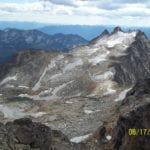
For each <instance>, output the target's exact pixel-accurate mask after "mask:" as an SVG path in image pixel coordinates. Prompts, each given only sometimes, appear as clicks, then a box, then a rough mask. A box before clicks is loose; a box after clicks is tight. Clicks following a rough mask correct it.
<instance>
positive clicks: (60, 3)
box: [0, 0, 150, 26]
mask: <svg viewBox="0 0 150 150" xmlns="http://www.w3.org/2000/svg"><path fill="white" fill-rule="evenodd" d="M143 1H144V3H141V1H139V0H134V1H133V0H107V1H106V0H35V1H31V2H24V3H17V2H16V3H15V0H14V2H13V3H12V2H10V3H6V2H0V19H1V20H16V21H37V22H48V23H61V24H112V25H132V26H133V25H135V22H136V25H139V26H143V25H147V26H149V25H150V21H149V19H148V17H150V9H149V7H150V1H148V0H143ZM143 1H142V2H143ZM139 19H140V20H139Z"/></svg>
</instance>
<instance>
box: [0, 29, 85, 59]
mask: <svg viewBox="0 0 150 150" xmlns="http://www.w3.org/2000/svg"><path fill="white" fill-rule="evenodd" d="M86 43H87V41H86V40H85V39H84V38H82V37H80V36H78V35H72V34H69V35H64V34H55V35H48V34H46V33H43V32H41V31H38V30H17V29H5V30H0V60H1V61H3V59H5V58H7V57H8V56H10V55H12V54H13V53H14V52H16V51H19V50H23V49H44V50H49V51H64V52H67V51H68V50H69V49H72V48H73V47H76V46H79V45H82V44H86Z"/></svg>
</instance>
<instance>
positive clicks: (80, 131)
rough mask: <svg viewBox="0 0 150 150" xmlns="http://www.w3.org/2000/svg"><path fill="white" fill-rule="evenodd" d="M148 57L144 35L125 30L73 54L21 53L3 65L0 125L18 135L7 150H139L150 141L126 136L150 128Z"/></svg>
mask: <svg viewBox="0 0 150 150" xmlns="http://www.w3.org/2000/svg"><path fill="white" fill-rule="evenodd" d="M149 58H150V45H149V42H148V39H147V37H146V36H145V34H144V33H143V32H141V31H138V30H135V31H129V32H124V31H122V29H121V28H120V27H116V28H115V29H114V31H113V32H112V33H109V32H108V31H107V30H105V31H104V32H103V33H102V34H101V35H100V36H98V37H97V38H95V39H93V40H92V41H91V42H90V43H89V44H87V45H85V46H79V47H76V48H74V49H72V50H71V51H70V52H69V53H58V52H53V53H52V52H46V51H32V50H26V51H21V52H19V53H17V54H15V55H14V56H13V57H12V59H10V60H9V61H7V62H6V63H5V64H3V65H0V70H1V72H0V102H1V104H0V121H1V122H2V123H3V124H2V125H1V128H2V130H5V131H6V135H7V138H6V139H8V138H9V137H10V136H12V137H14V136H15V138H13V140H12V143H13V144H12V147H13V148H12V147H11V146H10V144H9V143H8V141H10V140H6V142H4V143H6V144H4V145H3V146H2V149H6V150H7V149H8V147H9V148H10V149H15V148H14V147H15V145H16V144H19V145H21V146H23V147H24V146H25V147H26V146H27V148H28V149H35V148H37V149H41V150H49V149H52V147H54V149H58V150H61V149H62V150H70V149H74V150H80V149H81V150H88V149H89V150H90V149H92V150H130V149H131V150H134V149H135V150H138V147H140V146H137V145H138V144H137V143H138V142H139V143H143V144H144V143H146V141H149V136H146V137H143V138H142V137H141V138H140V137H138V136H137V137H132V136H128V128H135V127H137V128H148V127H149V119H148V118H149V116H148V115H149V111H148V110H149V102H150V100H149V93H150V92H149V89H150V88H149V86H150V82H149V75H150V59H149ZM21 118H28V119H21ZM16 119H17V120H16ZM136 119H137V120H136ZM14 120H16V121H14ZM31 120H32V121H33V122H32V121H31ZM8 122H9V123H8ZM8 125H9V128H10V129H11V131H10V130H9V129H8V128H7V126H8ZM41 128H42V129H41ZM43 128H44V129H43ZM43 130H46V133H45V132H44V131H43ZM29 131H30V132H29ZM53 131H57V132H58V133H59V134H58V137H57V139H56V141H55V140H53V138H54V139H55V136H54V135H53V134H50V133H51V132H53ZM36 132H37V133H36ZM2 135H3V134H2ZM31 135H32V136H33V137H34V138H33V139H32V136H31ZM38 135H39V136H40V137H41V141H38V139H36V136H38ZM30 136H31V138H29V139H28V138H27V137H30ZM0 137H2V136H1V135H0ZM62 137H63V138H62ZM15 139H17V140H15ZM20 139H21V140H20ZM64 139H65V140H64ZM29 141H30V142H29ZM37 141H38V142H37ZM43 141H44V142H43ZM2 142H3V140H2ZM47 142H48V144H47ZM55 142H56V143H57V142H58V143H59V144H55ZM35 143H36V144H35ZM5 145H6V148H5ZM35 145H38V146H35ZM47 145H48V147H47ZM53 145H55V146H53ZM56 145H57V146H56ZM144 145H145V147H140V148H141V149H143V148H145V149H146V148H147V149H146V150H148V145H147V144H144ZM41 146H42V147H41ZM27 148H26V149H27ZM18 149H19V148H18ZM20 149H25V148H20ZM28 149H27V150H28ZM8 150H9V149H8ZM139 150H140V149H139Z"/></svg>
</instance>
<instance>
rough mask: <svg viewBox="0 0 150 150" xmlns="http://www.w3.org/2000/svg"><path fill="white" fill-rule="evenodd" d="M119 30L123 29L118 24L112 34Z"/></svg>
mask: <svg viewBox="0 0 150 150" xmlns="http://www.w3.org/2000/svg"><path fill="white" fill-rule="evenodd" d="M119 31H120V32H122V29H121V27H119V26H117V27H115V28H114V30H113V32H112V34H114V33H117V32H119Z"/></svg>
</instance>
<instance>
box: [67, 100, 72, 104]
mask: <svg viewBox="0 0 150 150" xmlns="http://www.w3.org/2000/svg"><path fill="white" fill-rule="evenodd" d="M65 103H66V104H73V102H71V101H66V102H65Z"/></svg>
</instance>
